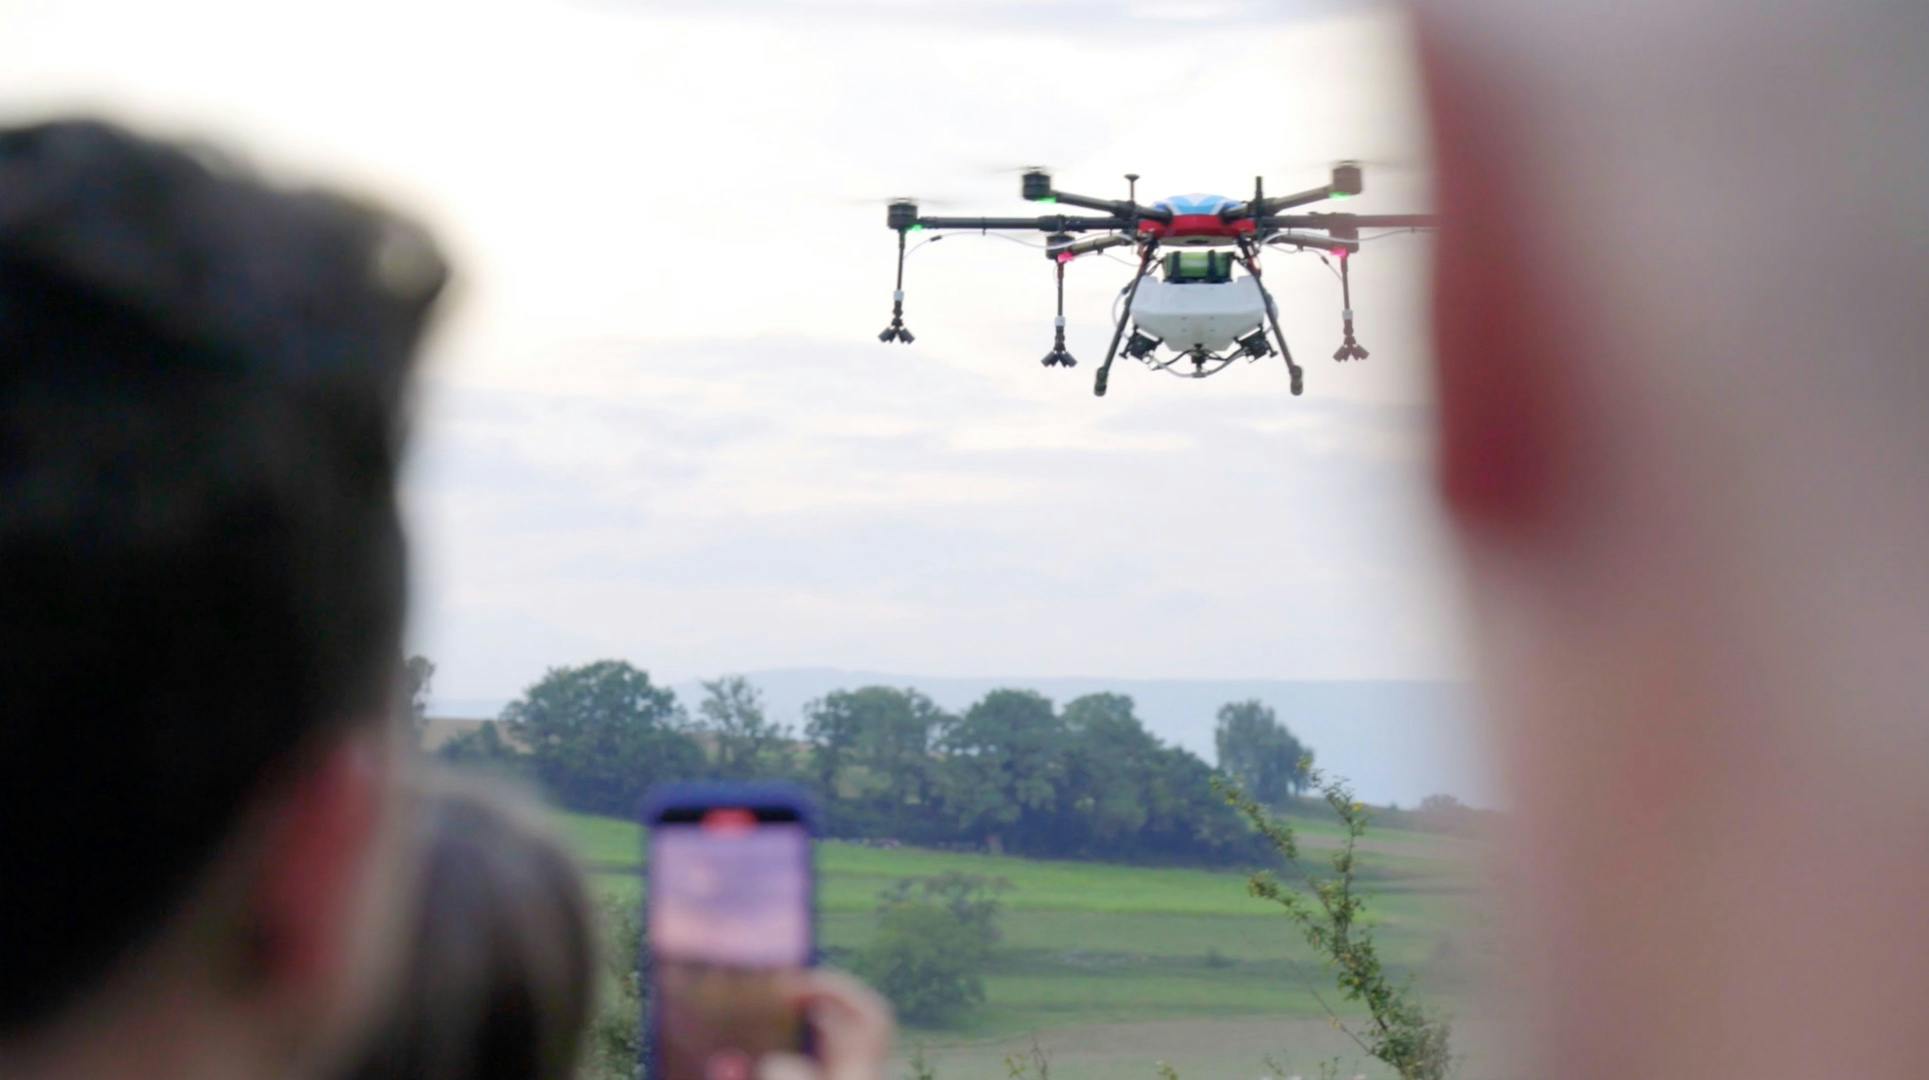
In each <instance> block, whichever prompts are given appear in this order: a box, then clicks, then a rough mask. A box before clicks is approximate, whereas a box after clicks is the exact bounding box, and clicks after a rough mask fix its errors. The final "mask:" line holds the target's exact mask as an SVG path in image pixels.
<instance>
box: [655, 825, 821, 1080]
mask: <svg viewBox="0 0 1929 1080" xmlns="http://www.w3.org/2000/svg"><path fill="white" fill-rule="evenodd" d="M786 814H787V812H785V811H781V810H779V811H771V810H768V809H765V810H750V809H744V808H733V807H709V808H705V809H702V810H698V811H690V812H683V813H678V814H675V815H672V816H666V817H665V818H664V819H660V820H659V821H658V822H657V823H656V825H655V827H654V828H653V829H652V831H651V834H650V860H649V879H650V882H649V917H648V920H647V922H648V930H649V942H650V953H651V979H652V980H653V982H654V984H655V995H654V998H655V1002H654V1004H655V1009H656V1015H655V1021H656V1022H655V1028H656V1057H657V1060H658V1062H659V1063H660V1069H661V1072H662V1077H661V1080H751V1078H752V1077H753V1076H755V1075H756V1063H757V1061H758V1060H759V1059H760V1058H762V1057H763V1056H764V1055H765V1054H768V1053H770V1052H772V1051H779V1050H785V1051H791V1052H795V1051H798V1050H800V1049H801V1048H802V1047H803V1039H804V1032H803V1021H802V1019H801V1017H799V1016H798V1015H797V1013H796V1011H795V1010H794V1009H792V1008H791V1007H790V1006H789V1005H788V1004H786V1002H785V1000H784V993H783V987H782V985H781V980H782V977H783V975H784V974H785V973H787V972H791V971H795V970H797V969H799V968H802V967H804V966H806V965H808V964H809V963H810V960H811V952H812V940H811V895H810V893H811V869H810V833H809V831H808V830H807V829H806V828H805V826H804V825H803V823H801V822H800V821H798V820H796V815H795V814H794V813H788V814H787V816H786Z"/></svg>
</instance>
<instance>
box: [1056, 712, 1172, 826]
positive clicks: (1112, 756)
mask: <svg viewBox="0 0 1929 1080" xmlns="http://www.w3.org/2000/svg"><path fill="white" fill-rule="evenodd" d="M1062 721H1063V724H1064V729H1065V759H1064V765H1063V771H1064V780H1063V782H1062V783H1061V784H1060V786H1059V813H1060V817H1061V819H1062V820H1063V822H1064V827H1063V831H1062V833H1061V839H1063V840H1065V841H1067V842H1068V843H1067V846H1068V848H1076V849H1078V850H1083V851H1086V852H1088V853H1090V854H1107V853H1121V852H1125V851H1128V850H1130V849H1133V848H1136V847H1139V846H1140V833H1141V832H1142V831H1143V830H1144V829H1145V828H1146V826H1147V824H1148V823H1149V822H1150V820H1151V816H1152V808H1151V806H1150V805H1149V803H1148V802H1147V800H1146V798H1145V792H1146V789H1147V787H1148V785H1150V784H1151V783H1152V781H1153V775H1154V774H1155V773H1156V772H1157V771H1158V769H1159V768H1160V766H1161V764H1162V762H1161V759H1160V751H1161V749H1163V748H1162V747H1161V746H1160V744H1159V740H1158V739H1157V738H1155V737H1153V735H1152V733H1151V732H1149V731H1147V730H1145V725H1144V724H1142V723H1141V722H1140V721H1139V718H1138V716H1137V715H1136V713H1135V712H1134V710H1133V702H1132V699H1131V698H1129V697H1127V696H1125V695H1123V694H1087V695H1085V696H1084V697H1081V698H1075V699H1073V700H1072V701H1071V702H1069V703H1067V704H1066V706H1065V712H1064V714H1063V717H1062Z"/></svg>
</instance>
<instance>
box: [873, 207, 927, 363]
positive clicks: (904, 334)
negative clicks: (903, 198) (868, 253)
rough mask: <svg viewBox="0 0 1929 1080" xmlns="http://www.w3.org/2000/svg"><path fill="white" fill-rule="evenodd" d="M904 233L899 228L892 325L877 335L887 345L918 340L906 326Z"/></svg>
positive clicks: (892, 301)
mask: <svg viewBox="0 0 1929 1080" xmlns="http://www.w3.org/2000/svg"><path fill="white" fill-rule="evenodd" d="M904 235H905V230H903V229H899V230H898V287H897V291H896V292H894V293H892V294H891V325H889V326H887V327H885V328H884V332H883V333H881V334H879V335H878V336H877V339H878V340H879V341H882V342H884V343H885V344H887V345H888V344H890V343H891V342H893V341H902V342H904V343H905V344H906V345H909V344H911V343H912V342H913V341H916V340H917V339H916V338H914V337H912V336H911V331H909V330H906V329H905V328H904Z"/></svg>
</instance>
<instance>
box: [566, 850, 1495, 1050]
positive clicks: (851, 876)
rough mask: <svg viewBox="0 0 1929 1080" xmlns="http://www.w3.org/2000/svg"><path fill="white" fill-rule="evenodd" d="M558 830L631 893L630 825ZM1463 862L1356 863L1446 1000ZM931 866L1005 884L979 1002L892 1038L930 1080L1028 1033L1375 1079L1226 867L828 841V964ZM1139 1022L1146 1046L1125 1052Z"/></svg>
mask: <svg viewBox="0 0 1929 1080" xmlns="http://www.w3.org/2000/svg"><path fill="white" fill-rule="evenodd" d="M1294 824H1295V825H1296V826H1298V827H1299V828H1300V832H1301V837H1302V842H1303V844H1304V845H1305V847H1306V848H1307V851H1306V854H1307V855H1308V857H1309V858H1311V859H1312V860H1315V861H1317V860H1319V858H1320V856H1321V854H1322V850H1321V849H1323V848H1324V849H1330V848H1331V847H1332V845H1333V844H1335V843H1336V842H1337V840H1338V835H1339V834H1338V828H1337V826H1335V825H1333V824H1332V823H1331V822H1326V821H1316V820H1304V821H1302V820H1295V821H1294ZM562 825H563V827H564V829H565V830H566V831H567V835H568V837H569V839H570V841H571V843H572V844H573V846H574V847H575V849H576V850H577V852H578V854H579V855H580V856H581V857H582V858H583V860H584V861H585V862H586V863H588V864H589V865H590V866H591V867H592V873H593V880H594V882H595V887H596V889H597V891H598V893H599V894H600V895H601V896H602V897H604V898H606V899H608V900H610V901H612V902H616V903H625V904H628V903H636V902H638V900H639V899H640V892H641V878H640V876H639V870H640V864H641V854H640V852H641V837H640V831H639V829H638V828H637V827H636V826H635V825H633V824H630V823H628V822H624V821H620V820H615V819H610V818H596V817H587V816H582V815H562ZM1476 855H1477V851H1476V849H1474V848H1473V847H1472V846H1471V845H1470V844H1468V843H1467V842H1465V841H1458V840H1452V839H1447V838H1443V837H1438V836H1435V835H1432V834H1427V833H1415V832H1402V831H1398V830H1385V831H1379V830H1376V831H1374V832H1373V833H1371V834H1369V838H1368V841H1367V842H1366V848H1365V849H1364V853H1363V854H1362V855H1361V857H1360V861H1361V866H1362V870H1361V875H1360V876H1361V880H1362V888H1363V890H1364V891H1366V892H1368V893H1369V894H1370V895H1371V896H1372V897H1373V902H1372V904H1371V906H1370V908H1369V913H1368V914H1369V920H1370V921H1371V922H1372V924H1373V925H1374V926H1375V928H1376V931H1377V933H1378V936H1379V942H1380V948H1381V953H1382V955H1383V956H1384V958H1385V959H1386V960H1387V962H1388V963H1389V965H1390V966H1393V967H1396V968H1398V969H1403V970H1406V971H1410V972H1412V973H1413V974H1415V976H1416V977H1417V978H1418V979H1419V980H1420V982H1421V985H1422V986H1423V987H1424V988H1425V989H1426V991H1427V992H1428V994H1429V996H1430V997H1432V998H1433V999H1435V1000H1437V1001H1439V1002H1440V1003H1442V1004H1445V1005H1448V1006H1449V1007H1451V1006H1453V1005H1454V1004H1455V1003H1456V999H1457V996H1458V995H1459V993H1460V991H1461V989H1462V987H1463V985H1464V983H1465V981H1466V972H1467V969H1468V967H1469V966H1470V965H1471V964H1472V963H1473V962H1475V961H1476V960H1477V959H1478V957H1479V955H1480V954H1482V953H1484V952H1485V947H1484V944H1483V942H1484V937H1485V935H1484V934H1483V933H1481V932H1480V929H1479V926H1480V920H1479V918H1478V912H1479V909H1480V906H1481V905H1480V900H1479V894H1478V873H1479V871H1478V867H1477V865H1476V862H1477V860H1476ZM947 871H960V872H964V873H971V874H984V875H990V876H995V877H1001V878H1004V879H1006V880H1007V881H1009V882H1010V883H1011V885H1012V889H1011V891H1010V892H1008V893H1006V894H1005V895H1004V903H1005V913H1004V916H1003V919H1002V924H1001V925H1002V928H1003V932H1004V940H1003V943H1002V945H1001V947H1000V948H999V950H998V954H997V958H996V960H995V962H994V966H993V968H992V970H991V972H990V973H989V975H988V976H987V978H986V992H987V1000H986V1002H985V1004H984V1005H983V1006H982V1007H981V1008H979V1009H978V1010H976V1011H975V1012H973V1013H972V1014H970V1015H969V1016H966V1017H962V1018H960V1020H959V1022H958V1024H957V1026H955V1027H953V1028H950V1029H945V1030H931V1031H911V1032H907V1033H906V1034H905V1038H904V1042H905V1045H906V1046H907V1047H909V1046H912V1045H923V1046H926V1047H928V1048H929V1051H930V1056H931V1059H932V1060H933V1061H934V1062H936V1063H938V1064H939V1065H940V1075H941V1076H943V1077H946V1078H947V1080H948V1078H950V1077H973V1076H1003V1075H1004V1070H1003V1069H1002V1067H1000V1066H999V1064H998V1063H999V1061H1000V1060H1001V1059H1002V1057H1003V1055H1004V1054H1006V1053H1009V1052H1012V1051H1013V1050H1016V1049H1018V1048H1020V1047H1024V1046H1029V1040H1030V1038H1031V1037H1032V1036H1034V1035H1036V1037H1037V1038H1038V1039H1039V1040H1040V1043H1041V1045H1043V1046H1045V1047H1046V1049H1047V1050H1048V1051H1049V1052H1050V1053H1051V1054H1052V1055H1053V1059H1054V1061H1053V1073H1052V1075H1053V1076H1054V1077H1055V1078H1059V1077H1063V1078H1065V1080H1078V1078H1080V1077H1084V1076H1094V1077H1096V1076H1113V1075H1134V1074H1136V1075H1144V1076H1151V1075H1152V1068H1153V1062H1154V1061H1156V1060H1170V1061H1172V1062H1173V1063H1174V1064H1175V1065H1178V1066H1181V1071H1182V1073H1184V1074H1185V1075H1190V1076H1224V1075H1240V1076H1256V1075H1258V1074H1259V1071H1260V1070H1259V1064H1260V1059H1261V1058H1262V1057H1264V1056H1265V1055H1267V1054H1272V1055H1273V1056H1275V1057H1276V1058H1278V1059H1280V1060H1281V1061H1282V1062H1283V1063H1285V1064H1287V1065H1288V1066H1289V1067H1290V1068H1292V1069H1294V1070H1303V1071H1304V1072H1305V1073H1306V1074H1307V1075H1312V1074H1313V1071H1314V1067H1315V1064H1316V1062H1317V1061H1320V1060H1325V1059H1326V1058H1330V1057H1333V1056H1336V1055H1337V1056H1341V1057H1342V1059H1343V1063H1344V1066H1345V1069H1346V1075H1349V1076H1350V1075H1352V1074H1353V1072H1354V1071H1361V1072H1365V1073H1366V1074H1367V1075H1369V1076H1377V1075H1379V1074H1378V1073H1376V1072H1375V1070H1373V1069H1372V1068H1371V1067H1369V1066H1367V1065H1366V1064H1365V1063H1364V1062H1358V1061H1357V1060H1356V1059H1357V1058H1358V1052H1357V1050H1352V1049H1351V1047H1350V1044H1349V1043H1347V1042H1346V1041H1345V1039H1344V1037H1343V1036H1340V1035H1339V1034H1338V1033H1336V1032H1334V1031H1333V1030H1332V1029H1331V1028H1330V1026H1329V1025H1328V1024H1327V1022H1326V1013H1325V1010H1324V1008H1323V1007H1322V1005H1321V1004H1320V1001H1319V999H1318V998H1317V997H1316V996H1315V994H1316V993H1318V994H1321V995H1324V997H1325V998H1326V999H1327V1000H1328V1001H1330V1002H1333V1003H1334V1004H1338V1001H1337V998H1336V996H1335V995H1334V994H1333V992H1332V988H1331V980H1330V977H1329V976H1328V974H1327V973H1326V972H1325V971H1324V970H1323V969H1322V968H1321V967H1320V965H1319V963H1318V962H1317V961H1316V960H1314V959H1313V958H1312V957H1311V955H1310V953H1309V952H1308V951H1307V948H1306V946H1305V945H1304V943H1303V942H1302V941H1301V940H1300V939H1299V937H1298V935H1297V934H1296V933H1295V932H1294V930H1293V928H1292V927H1291V926H1290V925H1289V924H1288V923H1287V922H1286V920H1285V919H1284V917H1283V916H1282V915H1281V914H1280V913H1279V912H1278V910H1277V909H1276V908H1272V907H1270V906H1269V905H1267V904H1265V903H1263V902H1261V901H1258V900H1254V899H1252V898H1250V897H1249V896H1248V895H1247V894H1246V889H1245V876H1244V875H1243V874H1239V873H1234V872H1224V871H1205V870H1190V869H1177V868H1157V867H1135V866H1118V865H1110V864H1102V863H1085V862H1064V861H1048V860H1034V859H1021V858H1013V857H1007V856H993V855H969V854H955V853H948V852H934V851H924V850H916V849H897V850H879V849H875V848H867V847H859V846H855V845H850V844H843V843H838V842H834V841H833V842H827V843H824V844H821V845H820V846H819V848H818V873H819V888H820V892H819V909H820V912H821V919H820V927H821V931H822V935H823V944H824V946H825V947H826V948H827V950H829V951H830V952H831V953H832V955H833V957H835V955H836V954H837V953H838V952H839V951H842V950H850V949H856V948H860V947H862V946H863V945H864V944H865V942H866V941H867V940H868V939H869V937H870V934H871V932H872V918H873V916H872V912H873V908H874V906H875V903H876V898H877V894H878V892H879V891H880V890H881V889H883V888H885V887H886V886H887V885H889V884H890V883H892V882H893V881H895V880H897V879H899V878H903V877H913V876H924V875H932V874H940V873H945V872H947ZM1155 1031H1156V1032H1161V1033H1162V1034H1161V1035H1160V1036H1159V1037H1158V1038H1157V1039H1155V1040H1154V1042H1155V1043H1156V1045H1155V1046H1154V1045H1146V1046H1141V1045H1140V1044H1141V1042H1142V1041H1143V1040H1144V1039H1145V1038H1147V1037H1148V1036H1147V1033H1148V1032H1155ZM1275 1035H1276V1037H1277V1038H1276V1041H1275V1039H1274V1037H1275ZM1154 1050H1157V1051H1159V1052H1157V1053H1153V1051H1154ZM1349 1050H1351V1053H1350V1054H1349ZM1140 1058H1143V1067H1142V1068H1140V1067H1138V1062H1139V1059H1140Z"/></svg>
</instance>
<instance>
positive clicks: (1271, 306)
mask: <svg viewBox="0 0 1929 1080" xmlns="http://www.w3.org/2000/svg"><path fill="white" fill-rule="evenodd" d="M1239 253H1240V254H1241V255H1242V256H1243V257H1244V258H1245V261H1246V273H1248V274H1251V275H1252V278H1253V284H1254V285H1256V286H1258V287H1259V299H1260V300H1262V301H1264V302H1265V304H1266V322H1267V323H1268V324H1270V325H1271V326H1272V328H1273V340H1274V341H1277V342H1278V343H1279V355H1280V356H1282V357H1284V358H1285V360H1286V375H1287V378H1288V380H1289V381H1290V383H1291V388H1292V391H1293V396H1294V397H1298V396H1299V395H1301V394H1302V393H1305V391H1306V372H1305V371H1304V370H1302V369H1301V368H1300V366H1299V364H1298V363H1297V362H1296V361H1294V359H1293V350H1291V349H1289V348H1287V347H1286V334H1285V332H1284V331H1282V330H1280V328H1279V305H1277V304H1275V303H1273V294H1272V293H1269V292H1267V291H1266V283H1265V282H1263V281H1261V280H1259V260H1258V259H1257V258H1254V257H1253V248H1252V244H1251V242H1250V241H1246V240H1241V241H1240V242H1239ZM1241 344H1244V343H1243V342H1242V343H1241Z"/></svg>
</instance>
